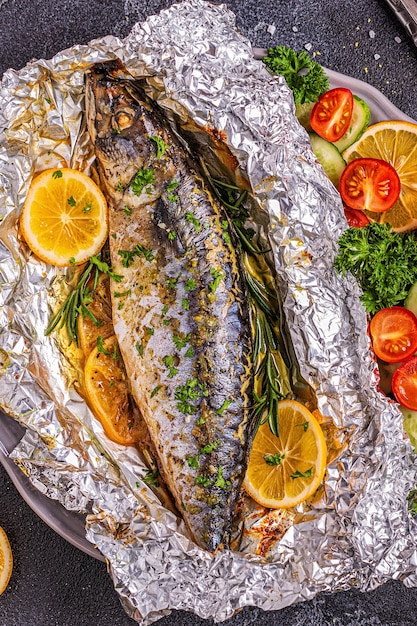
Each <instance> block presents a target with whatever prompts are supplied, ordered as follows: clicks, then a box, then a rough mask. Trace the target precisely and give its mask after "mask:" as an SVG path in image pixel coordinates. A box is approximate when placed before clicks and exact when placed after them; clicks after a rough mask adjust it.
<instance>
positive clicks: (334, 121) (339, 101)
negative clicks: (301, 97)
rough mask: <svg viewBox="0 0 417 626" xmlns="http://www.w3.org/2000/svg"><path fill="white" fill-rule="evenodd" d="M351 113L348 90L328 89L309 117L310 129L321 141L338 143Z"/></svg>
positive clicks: (347, 126) (349, 92)
mask: <svg viewBox="0 0 417 626" xmlns="http://www.w3.org/2000/svg"><path fill="white" fill-rule="evenodd" d="M352 111H353V95H352V92H351V91H350V89H345V88H344V87H337V88H336V89H330V90H329V91H326V92H325V93H324V94H323V95H322V96H320V98H319V99H318V101H317V102H316V104H315V105H314V107H313V110H312V111H311V115H310V124H311V127H312V129H313V130H314V131H315V132H316V133H317V134H318V135H320V137H323V139H327V141H338V139H340V138H341V137H343V135H344V134H345V132H346V131H347V130H348V128H349V124H350V120H351V118H352Z"/></svg>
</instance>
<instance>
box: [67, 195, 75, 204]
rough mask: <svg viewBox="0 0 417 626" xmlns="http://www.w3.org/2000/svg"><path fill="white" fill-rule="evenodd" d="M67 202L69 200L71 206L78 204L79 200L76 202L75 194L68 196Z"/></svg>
mask: <svg viewBox="0 0 417 626" xmlns="http://www.w3.org/2000/svg"><path fill="white" fill-rule="evenodd" d="M67 202H68V204H69V205H70V206H76V204H77V202H76V200H75V198H74V196H70V197H69V198H68V200H67Z"/></svg>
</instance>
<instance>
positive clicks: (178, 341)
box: [172, 333, 190, 350]
mask: <svg viewBox="0 0 417 626" xmlns="http://www.w3.org/2000/svg"><path fill="white" fill-rule="evenodd" d="M189 339H190V333H188V334H187V335H186V336H185V337H179V336H178V335H172V341H173V342H174V343H175V347H176V348H177V350H181V349H182V348H184V347H185V346H186V345H187V343H188V341H189Z"/></svg>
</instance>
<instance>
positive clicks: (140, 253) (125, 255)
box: [118, 243, 154, 267]
mask: <svg viewBox="0 0 417 626" xmlns="http://www.w3.org/2000/svg"><path fill="white" fill-rule="evenodd" d="M118 254H119V255H120V256H121V257H122V259H123V261H122V265H123V267H130V266H131V264H132V263H133V260H134V258H135V257H136V256H137V257H139V258H141V257H145V259H146V260H147V261H148V262H149V263H150V262H151V261H152V260H153V259H154V255H153V252H152V250H148V248H145V246H143V245H142V244H140V243H137V244H136V246H135V247H134V249H133V250H119V251H118Z"/></svg>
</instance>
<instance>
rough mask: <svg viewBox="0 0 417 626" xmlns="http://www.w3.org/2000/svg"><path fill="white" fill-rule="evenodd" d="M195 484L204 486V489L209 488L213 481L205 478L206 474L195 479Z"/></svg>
mask: <svg viewBox="0 0 417 626" xmlns="http://www.w3.org/2000/svg"><path fill="white" fill-rule="evenodd" d="M194 482H195V484H196V485H202V486H203V487H208V486H209V485H210V483H211V480H210V478H209V477H208V476H204V474H200V476H196V477H195V481H194Z"/></svg>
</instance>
